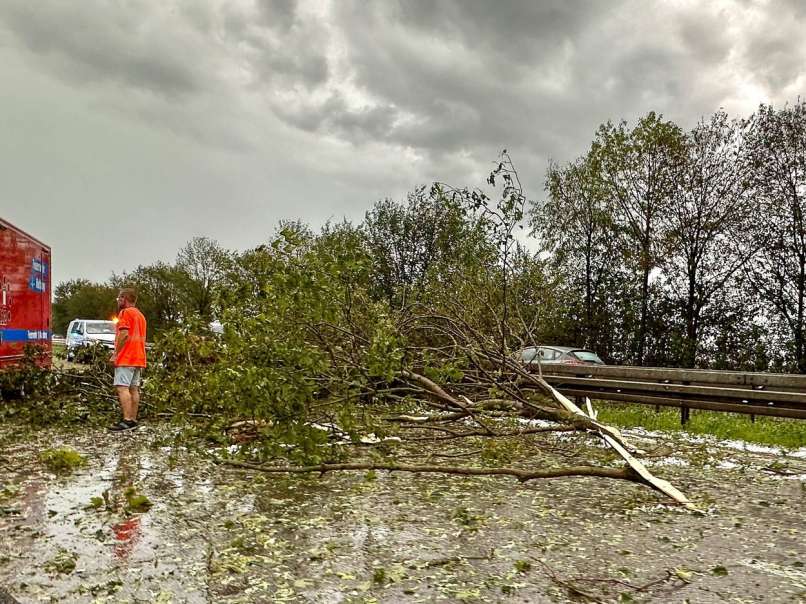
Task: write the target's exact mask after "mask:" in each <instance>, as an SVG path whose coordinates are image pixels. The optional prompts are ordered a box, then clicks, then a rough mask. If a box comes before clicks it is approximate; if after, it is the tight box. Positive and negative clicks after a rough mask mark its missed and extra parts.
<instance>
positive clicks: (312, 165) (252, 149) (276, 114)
mask: <svg viewBox="0 0 806 604" xmlns="http://www.w3.org/2000/svg"><path fill="white" fill-rule="evenodd" d="M804 31H806V2H802V1H801V0H778V1H769V2H767V1H750V0H731V1H727V0H725V1H717V0H709V2H707V3H706V2H699V1H697V0H690V1H683V0H679V1H671V0H669V1H663V2H662V1H657V2H650V1H648V0H636V1H615V0H613V1H610V0H608V1H605V0H600V1H596V0H589V1H587V2H581V1H572V0H556V1H555V2H548V1H535V0H523V1H520V2H512V1H503V0H496V1H495V2H492V1H487V0H434V1H411V2H402V1H401V2H395V1H392V0H384V1H377V2H369V1H362V0H356V1H348V0H331V1H328V0H316V1H302V0H300V1H299V2H295V1H294V0H221V1H217V0H216V1H212V0H211V1H203V0H185V1H177V0H152V1H145V0H127V1H126V2H115V1H111V0H110V1H106V2H104V1H101V0H81V1H78V0H75V1H73V2H68V1H66V0H65V1H49V0H36V1H35V2H34V1H32V0H3V2H2V3H0V81H1V82H2V88H0V133H2V134H1V135H0V216H2V217H3V218H6V219H7V220H10V221H11V222H13V223H15V224H17V225H18V226H20V227H21V228H23V229H25V230H27V231H29V232H31V233H32V234H34V235H36V236H37V237H39V238H40V239H42V240H44V241H45V242H47V243H49V244H50V245H51V246H52V248H53V254H54V278H55V282H58V281H61V280H65V279H69V278H74V277H87V278H90V279H97V280H101V279H105V278H106V277H108V276H109V275H110V274H111V273H112V271H115V272H118V273H119V272H122V271H124V270H128V269H131V268H134V267H136V266H137V265H138V264H148V263H151V262H154V261H156V260H160V259H161V260H165V261H169V262H170V261H173V260H174V259H175V256H176V252H177V250H178V249H179V248H180V247H181V246H182V245H183V244H184V243H185V242H186V241H187V240H189V239H190V238H191V237H193V236H196V235H206V236H209V237H212V238H214V239H216V240H218V241H219V242H220V243H221V244H222V245H224V246H225V247H227V248H231V249H246V248H248V247H253V246H255V245H257V244H259V243H261V242H263V241H265V240H266V239H267V238H268V237H269V235H270V234H271V233H272V232H273V231H274V228H275V226H276V225H277V223H278V221H279V220H280V219H283V218H286V219H295V218H301V219H303V220H305V221H307V222H309V223H311V224H312V225H313V226H315V227H318V226H319V225H321V224H322V223H323V222H324V221H326V220H328V219H336V220H339V219H341V218H343V217H346V218H348V219H351V220H354V221H358V220H360V219H361V218H362V216H363V214H364V212H365V211H366V210H367V209H368V208H369V207H370V206H371V205H372V203H374V202H375V201H376V200H378V199H382V198H384V197H391V198H394V199H400V198H402V197H403V196H404V195H405V193H406V191H410V190H412V189H414V188H415V187H416V186H417V185H419V184H426V183H429V182H432V181H434V180H441V181H444V182H448V183H451V184H454V185H461V186H465V185H478V184H481V183H482V182H483V179H484V176H485V175H486V173H487V172H488V170H489V167H490V166H491V162H492V161H493V160H494V159H495V157H496V155H497V153H498V152H499V151H500V150H501V149H502V148H507V149H508V150H509V152H510V154H511V155H512V157H513V160H514V161H515V163H516V166H517V167H518V169H519V172H520V174H521V178H522V180H523V181H524V183H525V184H526V186H527V194H528V195H529V196H530V197H532V198H541V197H542V196H543V190H542V182H543V177H544V173H545V167H546V164H547V161H548V159H549V158H553V159H555V160H557V161H560V162H565V161H570V160H573V159H574V158H575V157H577V156H578V155H579V154H581V153H583V152H584V151H585V149H586V147H587V146H588V145H589V143H590V141H591V139H592V137H593V134H594V131H595V129H596V127H597V126H598V125H599V124H600V123H602V122H604V121H607V120H608V119H612V120H618V119H621V118H624V119H627V120H630V121H632V120H634V119H635V118H636V117H638V116H640V115H643V114H645V113H647V112H648V111H651V110H654V111H657V112H660V113H663V114H664V115H665V116H666V117H667V118H669V119H672V120H674V121H676V122H677V123H679V124H680V125H682V126H684V127H691V126H692V125H694V123H696V121H697V120H698V119H700V118H701V117H702V116H705V115H708V114H710V113H711V112H713V111H714V110H716V109H718V108H719V107H724V108H725V109H726V110H727V111H728V112H729V113H730V114H731V115H734V116H747V115H749V114H750V113H752V112H753V110H754V109H755V108H756V107H757V106H758V104H759V103H761V102H764V103H774V104H776V105H779V104H783V103H785V102H787V101H789V102H793V101H795V100H796V99H797V98H798V96H806V75H805V73H806V70H805V69H804V66H805V65H806V36H804V35H803V32H804ZM55 282H54V284H55Z"/></svg>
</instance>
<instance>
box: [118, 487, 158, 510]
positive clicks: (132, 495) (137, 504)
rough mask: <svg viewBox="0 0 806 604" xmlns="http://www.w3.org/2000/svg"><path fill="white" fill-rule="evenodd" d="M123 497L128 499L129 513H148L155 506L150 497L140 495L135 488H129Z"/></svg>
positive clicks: (127, 508)
mask: <svg viewBox="0 0 806 604" xmlns="http://www.w3.org/2000/svg"><path fill="white" fill-rule="evenodd" d="M123 496H124V497H125V498H126V510H127V511H129V512H147V511H148V510H150V509H151V507H152V506H153V505H154V504H153V503H152V502H151V500H150V499H149V498H148V497H146V496H145V495H143V494H142V493H138V492H137V489H136V488H134V487H127V488H126V490H125V491H123Z"/></svg>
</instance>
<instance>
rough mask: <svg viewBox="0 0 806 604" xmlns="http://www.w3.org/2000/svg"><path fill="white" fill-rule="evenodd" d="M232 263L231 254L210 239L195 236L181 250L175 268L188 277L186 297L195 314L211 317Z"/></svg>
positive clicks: (185, 289)
mask: <svg viewBox="0 0 806 604" xmlns="http://www.w3.org/2000/svg"><path fill="white" fill-rule="evenodd" d="M230 262H231V257H230V254H229V253H228V252H227V251H226V250H224V249H223V248H222V247H221V246H220V245H219V244H218V242H217V241H215V240H213V239H209V238H208V237H194V238H193V239H191V240H190V241H188V243H187V244H185V246H184V247H183V248H182V249H181V250H179V254H178V255H177V257H176V268H178V269H179V270H181V271H182V272H183V273H184V274H185V275H186V277H187V278H186V279H185V283H184V286H183V287H184V297H185V300H186V301H187V303H188V305H189V309H190V311H191V312H192V313H193V314H196V315H198V316H199V317H201V318H202V319H205V320H209V319H210V318H212V316H213V312H214V308H213V306H214V302H215V296H216V292H217V288H218V286H219V285H220V283H221V280H222V279H223V277H224V274H225V273H226V270H227V268H228V267H229V266H230Z"/></svg>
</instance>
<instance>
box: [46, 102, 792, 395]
mask: <svg viewBox="0 0 806 604" xmlns="http://www.w3.org/2000/svg"><path fill="white" fill-rule="evenodd" d="M501 185H503V187H504V188H503V192H504V194H502V196H501V199H500V200H499V201H497V202H492V201H491V200H490V198H489V197H488V196H487V194H486V193H485V191H486V190H488V189H489V187H496V186H501ZM485 187H487V188H485V189H479V188H455V187H451V186H448V185H444V184H439V183H437V184H435V185H433V186H431V187H420V188H417V189H415V190H414V191H412V192H411V193H409V194H408V196H407V198H406V199H405V200H402V201H393V200H388V199H387V200H382V201H379V202H377V203H375V204H374V205H373V206H372V207H371V208H370V209H369V211H367V213H366V215H365V217H364V219H363V220H362V221H361V222H360V223H358V224H354V223H351V222H347V221H345V222H341V223H330V224H327V225H325V226H324V227H323V228H322V229H320V230H319V231H318V232H314V231H313V230H312V229H310V228H309V227H307V226H306V225H304V224H301V223H298V222H285V223H281V224H280V225H279V226H278V227H277V228H276V231H275V232H274V234H272V235H270V236H269V237H268V241H267V242H266V243H265V244H262V245H259V246H257V247H255V248H253V249H249V250H246V251H232V250H226V249H223V248H222V247H221V246H219V245H218V244H217V243H216V242H215V241H213V240H211V239H209V238H205V237H198V238H194V239H193V240H191V241H190V242H188V243H187V244H186V245H185V246H184V247H183V248H182V249H181V250H179V252H178V254H177V257H176V260H175V262H173V263H164V262H159V263H155V264H153V265H148V266H140V267H138V268H137V269H135V270H133V271H131V272H128V273H123V274H120V275H113V276H112V277H110V279H109V280H107V281H106V282H104V283H90V282H88V281H86V280H81V279H78V280H72V281H68V282H65V283H61V284H59V286H58V287H57V288H56V291H55V299H54V306H53V313H54V317H53V319H54V321H53V324H54V330H55V331H57V332H63V331H64V329H65V328H66V325H67V323H68V322H69V321H70V320H71V319H73V318H76V317H81V318H106V317H108V316H111V315H112V314H113V313H114V310H115V301H114V298H115V294H116V291H117V288H119V287H120V286H122V285H124V284H125V285H129V286H133V287H135V288H137V290H138V292H139V295H140V298H139V302H138V306H139V307H140V308H141V310H142V311H143V312H144V314H145V315H146V317H147V319H148V321H149V325H150V330H151V333H152V336H159V334H168V333H171V332H172V330H176V329H180V330H181V329H185V330H186V329H187V328H188V326H191V325H193V326H200V328H202V329H203V328H204V326H205V325H206V324H207V323H209V321H210V320H212V319H219V320H221V321H223V322H224V323H225V324H226V325H228V326H232V329H233V330H235V329H237V330H241V331H240V332H239V335H240V336H241V337H248V339H250V341H251V338H252V337H253V336H247V332H246V331H245V330H246V329H247V323H249V327H248V328H249V329H260V330H263V332H264V333H265V334H267V336H271V337H275V336H276V337H275V340H276V341H275V342H274V343H271V342H269V341H268V340H267V339H266V338H263V337H262V338H261V340H260V341H261V344H260V345H257V343H254V342H253V344H254V346H253V347H249V346H247V348H248V351H247V350H244V351H242V352H244V353H247V352H248V354H249V355H254V357H253V358H255V359H256V362H257V360H258V359H260V358H261V355H263V357H265V358H270V357H271V358H274V357H277V358H279V357H282V356H283V355H284V354H289V350H290V349H288V348H286V349H285V350H282V351H281V350H276V349H277V347H278V346H279V345H280V344H279V343H278V342H280V341H283V340H287V338H288V334H287V333H283V330H284V329H286V330H287V329H288V326H289V325H290V322H293V320H294V317H296V318H299V317H306V321H305V325H306V327H305V330H304V335H303V334H302V332H300V337H301V338H303V339H305V340H306V342H307V346H308V347H309V348H311V347H313V348H316V339H317V338H318V337H325V336H324V335H323V334H324V331H328V333H329V334H331V335H332V333H333V332H332V330H331V328H332V326H333V325H338V326H340V327H339V329H348V328H349V330H351V331H358V332H362V331H364V330H365V331H366V334H365V335H366V337H367V338H368V339H367V342H368V344H367V346H368V347H369V348H368V350H374V352H373V353H372V354H370V355H369V356H368V357H366V358H364V357H362V358H363V361H366V362H369V363H376V365H377V364H378V363H380V364H379V365H377V366H376V367H375V369H373V370H372V371H382V367H384V366H386V365H385V363H388V359H386V360H384V361H383V362H381V361H380V360H379V357H375V356H373V355H380V356H384V354H388V355H392V356H394V354H397V353H393V350H392V349H394V350H405V349H406V346H403V347H400V348H396V347H395V346H392V345H391V344H390V342H393V341H394V340H395V338H396V337H397V336H393V334H392V332H395V330H397V329H398V328H397V327H395V326H399V325H400V322H401V321H403V322H405V320H406V319H405V315H406V313H407V312H411V309H413V308H425V307H427V308H428V309H429V312H430V313H434V314H435V315H438V313H439V312H441V311H440V309H443V310H445V309H448V308H450V309H451V316H453V317H456V316H457V315H458V316H461V317H462V320H466V321H467V322H468V323H470V324H472V327H473V329H477V330H480V331H483V332H485V333H488V334H490V335H491V336H492V337H494V338H495V340H496V341H497V342H498V343H499V344H498V346H499V348H500V350H499V353H500V354H501V355H506V354H508V353H509V352H512V351H514V350H516V349H517V348H519V347H521V346H525V345H530V344H556V345H571V346H581V347H586V348H590V349H592V350H595V351H596V352H597V353H599V355H600V356H602V357H603V358H604V359H605V360H606V361H607V362H610V363H620V364H636V365H658V366H679V367H711V368H720V369H736V370H772V371H798V372H806V342H804V301H806V238H805V237H804V234H805V232H806V231H804V224H803V210H804V201H806V199H805V197H806V103H803V102H800V101H798V102H797V103H795V104H794V105H787V106H784V107H783V108H774V107H772V106H767V105H762V106H760V107H759V108H758V110H757V111H756V112H755V113H753V114H752V115H751V116H750V117H747V118H743V119H731V118H730V117H729V116H728V115H727V114H726V113H725V112H724V111H717V112H716V113H714V114H713V115H712V116H710V117H708V118H706V119H703V120H701V121H700V122H699V123H698V124H697V125H696V126H695V127H694V128H693V129H691V130H690V131H685V130H683V129H682V128H680V127H679V126H677V125H676V124H674V123H673V122H671V121H668V120H664V119H663V117H662V116H659V115H657V114H655V113H649V114H647V115H646V116H644V117H642V118H641V119H639V120H638V121H637V123H635V124H634V125H629V124H627V123H626V122H619V123H611V122H608V123H606V124H603V125H602V126H601V127H600V128H599V129H598V130H597V131H596V132H595V133H594V136H593V140H592V143H591V145H590V148H589V149H588V151H587V152H586V153H585V154H584V155H582V156H581V157H579V158H577V159H575V160H573V161H571V162H568V163H565V164H561V163H557V162H551V163H550V165H549V168H548V172H547V177H546V183H545V193H546V194H545V196H544V198H543V199H539V200H535V201H527V200H526V198H525V196H524V194H523V191H522V188H521V186H520V181H519V180H518V175H517V172H516V171H515V169H514V166H513V165H512V162H511V161H510V160H509V157H508V155H506V153H505V154H503V155H502V157H501V159H500V161H499V162H497V166H496V168H495V169H494V170H493V172H492V174H491V176H490V180H489V181H488V183H487V184H486V185H485ZM518 233H523V235H522V236H519V235H518ZM457 309H461V311H460V312H458V313H457V312H456V311H457ZM446 312H447V311H446ZM280 317H283V318H284V319H283V320H280V319H279V318H280ZM390 317H394V319H390ZM283 321H285V323H284V322H283ZM362 321H367V323H366V324H364V325H363V326H362ZM317 325H319V328H317V327H316V326H317ZM323 325H329V326H331V327H329V328H327V329H325V328H324V327H322V326H323ZM384 326H385V327H384ZM317 329H320V330H324V331H321V332H320V333H319V335H317ZM383 329H386V330H387V332H388V333H386V335H385V336H382V335H381V333H380V332H382V331H383ZM373 334H374V335H373ZM328 337H329V336H328ZM408 337H410V336H408ZM417 337H418V338H422V339H423V341H422V342H419V343H418V345H419V344H421V345H422V346H419V347H418V350H422V351H423V355H424V356H423V359H421V361H427V359H428V357H429V355H432V356H434V357H438V356H439V351H438V350H431V351H429V346H431V344H433V343H429V342H428V338H427V335H426V334H422V333H420V334H418V336H417ZM384 341H386V344H385V345H384V344H382V342H384ZM372 343H375V344H377V345H378V346H380V348H378V349H372V346H373V344H372ZM242 344H244V346H246V344H245V343H243V342H242ZM331 345H332V341H330V342H329V343H328V346H327V347H329V346H331ZM384 346H387V347H386V348H385V347H384ZM388 346H392V347H391V348H388ZM261 347H262V348H261ZM327 347H326V346H321V347H320V348H321V349H322V350H324V349H326V348H327ZM432 347H433V346H432ZM260 350H262V352H260ZM269 350H274V352H273V353H271V354H269V352H267V351H269ZM384 351H385V352H384ZM366 352H367V351H364V353H366ZM356 354H357V355H358V353H356ZM362 354H363V353H362ZM401 354H405V353H401ZM272 355H274V357H272ZM359 356H360V355H359ZM314 357H316V358H319V357H318V356H317V355H315V354H314V355H313V356H312V357H311V358H314ZM301 359H302V357H299V358H298V359H297V360H298V361H299V362H301V363H302V365H305V363H306V362H307V361H305V362H302V360H301ZM372 359H374V361H373V360H372ZM357 360H358V356H356V362H357ZM319 361H322V359H319ZM317 362H318V361H317ZM451 370H452V369H451V367H450V366H445V365H443V366H441V369H440V371H447V372H450V371H451ZM311 388H313V386H311ZM314 390H315V388H314V389H313V390H311V392H313V391H314Z"/></svg>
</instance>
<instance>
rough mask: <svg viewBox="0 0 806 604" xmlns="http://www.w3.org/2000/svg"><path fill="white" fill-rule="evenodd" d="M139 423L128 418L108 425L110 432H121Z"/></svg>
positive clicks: (131, 428)
mask: <svg viewBox="0 0 806 604" xmlns="http://www.w3.org/2000/svg"><path fill="white" fill-rule="evenodd" d="M138 425H139V424H138V423H137V422H136V421H134V420H130V419H122V420H120V421H119V422H118V423H116V424H115V425H114V426H109V431H110V432H123V431H125V430H134V429H135V428H136V427H137V426H138Z"/></svg>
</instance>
